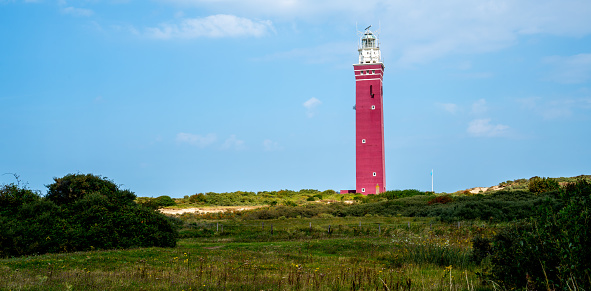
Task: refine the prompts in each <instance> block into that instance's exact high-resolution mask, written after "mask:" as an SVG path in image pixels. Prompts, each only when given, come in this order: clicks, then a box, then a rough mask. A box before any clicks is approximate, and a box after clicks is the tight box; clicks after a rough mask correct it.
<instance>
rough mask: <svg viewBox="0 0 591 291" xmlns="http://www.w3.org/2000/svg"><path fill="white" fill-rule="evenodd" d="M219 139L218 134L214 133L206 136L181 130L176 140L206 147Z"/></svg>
mask: <svg viewBox="0 0 591 291" xmlns="http://www.w3.org/2000/svg"><path fill="white" fill-rule="evenodd" d="M216 140H217V136H216V135H215V134H213V133H209V134H207V135H205V136H201V135H198V134H191V133H184V132H180V133H178V134H177V135H176V141H177V142H179V143H188V144H190V145H194V146H197V147H200V148H204V147H206V146H208V145H210V144H212V143H214V142H215V141H216Z"/></svg>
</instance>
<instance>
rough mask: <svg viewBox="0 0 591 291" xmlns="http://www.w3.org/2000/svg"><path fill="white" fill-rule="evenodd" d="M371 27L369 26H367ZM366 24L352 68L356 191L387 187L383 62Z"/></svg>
mask: <svg viewBox="0 0 591 291" xmlns="http://www.w3.org/2000/svg"><path fill="white" fill-rule="evenodd" d="M370 27H371V26H370ZM370 27H368V28H367V29H365V32H364V33H363V34H362V36H361V38H360V40H359V64H355V65H353V68H354V71H355V148H356V177H357V178H356V184H357V185H356V192H357V193H361V194H364V195H367V194H379V193H381V192H384V191H385V190H386V166H385V161H386V158H385V150H384V111H383V106H382V104H383V102H382V99H383V90H382V80H383V75H384V64H383V63H382V58H381V53H380V45H379V39H378V37H377V36H376V35H375V34H374V33H372V32H371V31H370V30H369V28H370Z"/></svg>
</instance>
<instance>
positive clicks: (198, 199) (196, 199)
mask: <svg viewBox="0 0 591 291" xmlns="http://www.w3.org/2000/svg"><path fill="white" fill-rule="evenodd" d="M189 201H191V202H193V203H205V202H207V197H206V196H205V195H203V193H198V194H195V195H191V196H189Z"/></svg>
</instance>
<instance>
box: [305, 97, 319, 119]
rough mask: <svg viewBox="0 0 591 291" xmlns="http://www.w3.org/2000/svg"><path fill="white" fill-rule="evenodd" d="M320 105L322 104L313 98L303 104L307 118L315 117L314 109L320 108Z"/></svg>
mask: <svg viewBox="0 0 591 291" xmlns="http://www.w3.org/2000/svg"><path fill="white" fill-rule="evenodd" d="M320 104H322V101H320V100H318V99H316V98H315V97H312V98H310V99H308V100H307V101H306V102H304V104H303V105H304V107H306V114H307V115H308V117H309V118H312V117H314V115H316V108H317V107H318V106H320Z"/></svg>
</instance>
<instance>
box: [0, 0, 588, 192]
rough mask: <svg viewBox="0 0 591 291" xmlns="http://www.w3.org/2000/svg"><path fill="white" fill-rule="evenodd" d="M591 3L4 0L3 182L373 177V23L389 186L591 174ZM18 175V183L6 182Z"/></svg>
mask: <svg viewBox="0 0 591 291" xmlns="http://www.w3.org/2000/svg"><path fill="white" fill-rule="evenodd" d="M589 15H591V2H590V1H588V0H581V1H577V0H566V1H547V0H536V1H533V0H532V1H526V0H524V1H500V0H499V1H496V0H491V1H473V0H452V1H411V0H401V1H379V0H366V1H349V0H339V1H336V0H326V1H313V0H152V1H150V0H148V1H133V0H110V1H106V0H104V1H103V0H84V1H82V0H81V1H67V0H59V1H49V0H37V1H33V0H28V1H18V0H13V1H11V0H0V39H1V44H2V45H1V46H0V136H1V138H0V153H1V154H0V173H16V174H18V175H19V176H20V179H21V180H22V181H23V182H26V183H28V186H29V187H30V188H31V189H35V190H41V191H42V192H45V190H46V188H45V186H44V185H47V184H50V183H51V182H52V178H53V177H61V176H63V175H66V174H68V173H78V172H80V173H94V174H98V175H103V176H106V177H108V178H110V179H112V180H114V181H115V182H116V183H118V184H122V186H123V187H124V188H128V189H131V190H132V191H134V192H136V194H137V195H138V196H153V197H156V196H160V195H170V196H172V197H182V196H184V195H191V194H195V193H199V192H209V191H212V192H226V191H237V190H242V191H263V190H279V189H293V190H299V189H308V188H312V189H320V190H325V189H334V190H340V189H354V188H355V157H354V155H355V143H354V138H355V131H354V128H355V127H354V126H355V115H354V114H355V111H354V110H353V109H352V107H353V105H354V103H355V81H354V75H353V66H352V64H353V63H355V62H357V61H358V52H357V41H358V38H357V37H358V36H357V34H356V23H358V28H359V29H360V30H361V29H363V28H365V27H366V26H368V25H373V28H377V27H378V26H379V27H380V39H381V49H382V57H383V61H384V64H385V66H386V71H385V76H384V117H385V141H386V142H385V145H386V177H387V178H386V179H387V185H386V186H387V187H388V189H409V188H412V189H420V190H430V188H431V176H430V172H431V169H434V184H435V191H436V192H442V191H445V192H453V191H456V190H461V189H467V188H471V187H477V186H492V185H496V184H498V183H499V182H503V181H506V180H513V179H518V178H530V177H532V176H545V177H547V176H551V177H559V176H575V175H580V174H591V171H590V165H591V153H590V151H589V150H588V147H589V141H590V139H591V17H589ZM12 182H15V180H14V177H13V176H12V175H10V174H9V175H1V176H0V183H12Z"/></svg>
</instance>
